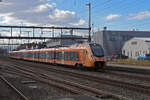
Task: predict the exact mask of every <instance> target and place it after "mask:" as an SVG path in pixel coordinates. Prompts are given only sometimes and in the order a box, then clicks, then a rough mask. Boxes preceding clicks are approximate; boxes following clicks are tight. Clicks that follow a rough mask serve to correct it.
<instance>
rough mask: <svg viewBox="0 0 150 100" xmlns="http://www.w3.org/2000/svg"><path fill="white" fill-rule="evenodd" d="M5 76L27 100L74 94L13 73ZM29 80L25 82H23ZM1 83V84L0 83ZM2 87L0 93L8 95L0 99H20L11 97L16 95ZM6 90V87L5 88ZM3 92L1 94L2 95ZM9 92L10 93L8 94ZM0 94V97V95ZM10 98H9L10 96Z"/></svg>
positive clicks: (42, 99)
mask: <svg viewBox="0 0 150 100" xmlns="http://www.w3.org/2000/svg"><path fill="white" fill-rule="evenodd" d="M4 76H5V78H6V79H7V80H8V81H9V82H11V84H13V85H14V86H15V87H16V88H17V89H18V90H19V91H21V92H22V93H23V94H24V95H25V96H26V97H28V99H29V100H50V99H51V98H52V97H58V96H71V95H75V94H73V93H70V92H68V91H65V90H63V89H59V88H56V87H53V86H49V85H47V84H43V83H40V82H37V81H34V80H31V79H27V78H23V77H18V76H15V75H10V74H5V75H4ZM27 81H28V82H29V81H30V82H31V83H26V84H25V82H27ZM0 85H1V84H0ZM3 90H4V89H3V88H2V87H1V89H0V94H1V93H3V94H4V96H6V97H7V96H8V98H6V99H0V100H22V99H17V98H14V99H13V98H11V97H16V96H15V95H16V94H14V93H10V92H9V93H8V92H4V91H3ZM5 90H6V91H8V89H5ZM3 94H1V95H2V96H3ZM8 94H11V95H8ZM1 95H0V97H1ZM9 97H10V98H11V99H10V98H9Z"/></svg>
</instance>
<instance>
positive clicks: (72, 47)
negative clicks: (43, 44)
mask: <svg viewBox="0 0 150 100" xmlns="http://www.w3.org/2000/svg"><path fill="white" fill-rule="evenodd" d="M89 44H93V43H80V44H74V45H71V46H69V47H57V48H42V49H32V50H27V49H24V50H19V51H11V52H29V51H48V50H68V49H86V48H87V47H88V45H89ZM94 44H95V43H94ZM11 52H10V53H11Z"/></svg>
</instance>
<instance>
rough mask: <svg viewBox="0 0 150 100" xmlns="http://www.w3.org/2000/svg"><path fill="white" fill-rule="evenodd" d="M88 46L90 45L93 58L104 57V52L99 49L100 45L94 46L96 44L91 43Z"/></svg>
mask: <svg viewBox="0 0 150 100" xmlns="http://www.w3.org/2000/svg"><path fill="white" fill-rule="evenodd" d="M89 45H90V48H91V51H92V53H93V56H96V57H103V56H104V50H103V48H102V47H101V45H99V44H96V43H91V44H89Z"/></svg>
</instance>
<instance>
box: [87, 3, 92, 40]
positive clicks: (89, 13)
mask: <svg viewBox="0 0 150 100" xmlns="http://www.w3.org/2000/svg"><path fill="white" fill-rule="evenodd" d="M86 5H87V6H88V10H89V12H88V16H89V17H88V19H89V38H88V41H89V42H91V3H88V4H86Z"/></svg>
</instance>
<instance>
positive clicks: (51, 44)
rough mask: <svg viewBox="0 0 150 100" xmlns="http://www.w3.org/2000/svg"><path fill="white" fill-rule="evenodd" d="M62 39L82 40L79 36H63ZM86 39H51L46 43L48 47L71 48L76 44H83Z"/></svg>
mask: <svg viewBox="0 0 150 100" xmlns="http://www.w3.org/2000/svg"><path fill="white" fill-rule="evenodd" d="M60 37H62V38H82V36H77V35H61V36H60ZM84 41H85V40H84V39H51V40H48V41H47V42H46V46H47V47H57V46H69V45H72V44H76V43H83V42H84Z"/></svg>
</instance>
